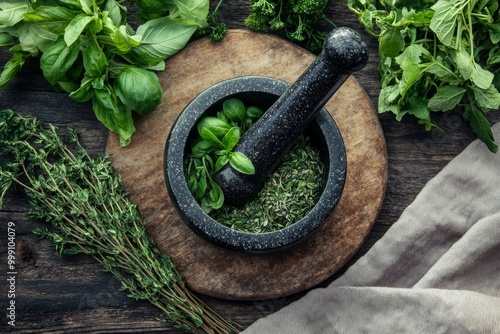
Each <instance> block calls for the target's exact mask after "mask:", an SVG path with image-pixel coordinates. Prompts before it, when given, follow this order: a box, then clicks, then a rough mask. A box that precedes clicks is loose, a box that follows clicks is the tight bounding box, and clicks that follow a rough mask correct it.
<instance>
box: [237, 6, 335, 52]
mask: <svg viewBox="0 0 500 334" xmlns="http://www.w3.org/2000/svg"><path fill="white" fill-rule="evenodd" d="M327 5H328V0H291V1H283V0H279V1H275V0H274V1H273V0H250V7H251V9H252V13H251V14H250V15H249V16H248V17H247V18H246V20H245V25H246V26H247V27H248V28H250V29H252V30H255V31H283V32H284V33H285V35H286V37H287V38H288V39H289V40H291V41H293V42H298V43H302V44H303V45H304V47H305V48H307V49H308V50H310V51H313V52H318V51H321V49H322V47H323V43H324V40H325V38H326V36H327V34H328V32H327V31H321V30H320V29H319V28H318V27H317V23H318V22H319V21H320V20H325V21H327V22H328V23H329V24H331V25H332V26H333V27H334V26H335V25H334V24H333V23H332V22H331V21H329V20H328V19H327V18H326V16H325V13H324V11H325V8H326V6H327Z"/></svg>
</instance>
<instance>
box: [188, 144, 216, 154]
mask: <svg viewBox="0 0 500 334" xmlns="http://www.w3.org/2000/svg"><path fill="white" fill-rule="evenodd" d="M214 148H215V147H214V145H213V144H212V143H210V142H208V141H206V140H200V141H199V142H198V143H196V144H195V145H194V146H193V147H192V148H191V155H192V156H194V157H195V158H201V157H203V156H204V155H207V154H209V153H210V152H212V151H213V150H214Z"/></svg>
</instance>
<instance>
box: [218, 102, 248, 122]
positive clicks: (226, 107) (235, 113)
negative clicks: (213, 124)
mask: <svg viewBox="0 0 500 334" xmlns="http://www.w3.org/2000/svg"><path fill="white" fill-rule="evenodd" d="M222 112H223V113H224V115H225V116H226V117H227V118H228V119H229V120H231V121H234V122H243V120H244V119H245V105H244V104H243V102H241V101H240V100H239V99H234V98H232V99H227V100H225V101H224V102H223V103H222Z"/></svg>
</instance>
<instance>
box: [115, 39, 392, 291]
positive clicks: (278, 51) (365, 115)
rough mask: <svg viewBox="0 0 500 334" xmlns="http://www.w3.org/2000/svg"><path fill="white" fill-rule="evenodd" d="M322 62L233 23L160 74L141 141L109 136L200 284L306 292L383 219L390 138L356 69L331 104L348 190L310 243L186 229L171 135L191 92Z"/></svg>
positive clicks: (284, 75) (120, 165)
mask: <svg viewBox="0 0 500 334" xmlns="http://www.w3.org/2000/svg"><path fill="white" fill-rule="evenodd" d="M257 59H258V61H257ZM314 59H315V55H313V54H311V53H309V52H307V51H305V50H304V49H302V48H299V47H297V46H295V45H293V44H291V43H289V42H287V41H285V40H283V39H279V38H277V37H274V36H271V35H267V34H259V33H254V32H250V31H247V30H232V31H230V32H229V33H228V34H227V36H226V37H225V38H224V40H223V41H222V42H221V43H219V44H212V43H210V42H209V41H208V40H199V41H197V42H194V43H192V44H191V45H189V46H188V47H187V48H185V49H184V50H182V51H181V52H180V53H178V54H177V55H175V56H174V57H172V58H170V59H169V60H168V62H167V64H166V70H165V71H164V72H162V73H161V74H160V75H159V78H160V82H161V84H162V86H163V87H164V98H163V101H162V103H161V105H160V107H159V108H158V109H157V110H156V111H155V112H154V113H152V114H150V115H148V116H146V117H143V118H142V119H141V120H140V121H139V122H138V123H137V124H136V133H135V134H134V140H133V142H132V144H130V145H129V146H127V147H126V148H121V147H120V146H119V140H118V137H117V136H116V135H114V134H112V135H110V137H109V140H108V142H107V147H106V152H107V153H109V154H112V156H113V158H112V159H113V166H114V167H115V168H116V170H117V171H118V172H119V173H120V174H121V175H122V179H123V182H124V184H125V187H126V190H127V192H128V193H129V196H130V199H131V200H132V201H133V202H135V203H137V204H138V205H139V209H140V211H141V214H142V216H143V217H144V219H145V220H146V221H147V224H148V232H149V234H150V235H151V236H152V237H153V238H154V239H155V241H156V243H157V244H158V246H159V248H160V250H161V251H163V252H165V253H166V254H168V255H169V256H170V257H172V259H173V261H174V263H176V265H177V266H178V268H179V270H180V272H181V273H182V275H183V276H184V278H185V280H186V283H187V285H188V286H189V287H190V288H191V289H193V290H195V291H197V292H200V293H203V294H206V295H210V296H214V297H218V298H225V299H243V300H256V299H269V298H280V297H283V296H287V295H290V294H293V293H297V292H301V291H303V290H305V289H308V288H310V287H312V286H314V285H316V284H318V283H320V282H322V281H323V280H325V279H326V278H328V277H329V276H331V275H332V274H333V273H335V272H336V271H337V270H338V269H339V268H341V267H342V266H343V265H344V264H345V263H346V262H347V261H348V260H349V259H350V258H351V257H352V255H353V254H354V253H355V252H356V251H357V250H358V248H359V247H360V245H361V243H362V242H363V240H364V239H365V237H366V236H367V235H368V233H369V231H370V229H371V227H372V225H373V223H374V222H375V219H376V217H377V215H378V212H379V210H380V207H381V205H382V201H383V197H384V192H385V188H386V182H387V155H386V147H385V140H384V137H383V133H382V129H381V127H380V123H379V121H378V118H377V115H376V113H375V110H374V108H373V106H372V104H371V102H370V100H369V98H368V97H367V95H366V94H365V92H364V91H363V89H362V88H361V86H360V85H359V84H358V82H357V81H356V79H355V78H354V77H353V76H351V77H350V78H349V79H348V80H347V81H346V82H345V83H344V84H343V85H342V87H341V88H340V89H339V90H338V91H337V92H336V94H335V95H334V96H333V97H332V98H331V99H330V101H329V102H328V103H327V105H326V108H327V110H329V112H330V113H331V115H332V116H333V118H334V120H335V121H336V123H337V125H338V127H339V129H340V132H341V134H342V136H343V139H344V142H345V145H346V152H347V164H348V166H347V179H346V185H345V188H344V192H343V195H342V197H341V200H340V202H339V204H338V206H337V208H336V210H335V212H334V214H333V215H332V216H330V218H329V219H328V220H327V222H326V223H325V225H323V226H322V228H321V229H320V230H319V231H318V232H317V233H316V234H315V235H314V236H313V237H312V238H310V239H309V240H308V241H306V242H305V243H303V244H301V245H299V246H298V247H295V248H293V249H292V250H288V251H284V252H280V253H277V254H272V255H259V256H256V255H247V254H241V253H235V252H229V251H225V250H222V249H219V248H216V247H214V246H213V245H211V244H209V243H208V242H206V241H204V240H203V239H201V238H200V237H198V236H197V235H195V234H194V233H193V232H192V231H191V230H190V229H188V228H187V227H186V226H185V224H184V223H183V222H182V220H181V219H180V217H179V215H178V214H177V212H176V211H175V208H174V206H173V204H172V202H171V200H170V198H169V196H168V194H167V190H166V186H165V181H164V175H163V152H164V147H165V142H166V139H167V136H168V133H169V131H170V128H171V126H172V124H173V122H174V121H175V120H176V118H177V116H178V115H179V114H180V113H181V112H182V109H183V108H184V107H185V106H186V105H187V104H188V103H189V102H190V100H191V99H193V98H194V97H195V96H196V95H197V94H199V93H200V92H201V91H203V90H205V89H206V88H208V87H210V86H211V85H213V84H215V83H217V82H220V81H223V80H226V79H229V78H234V77H237V76H243V75H265V76H270V77H275V78H278V79H281V80H284V81H287V82H290V83H292V82H294V81H295V80H296V79H297V78H298V77H299V76H300V75H301V74H302V72H303V71H304V70H305V69H306V68H307V67H308V65H309V64H310V63H311V62H312V61H313V60H314ZM206 64H210V66H207V65H206ZM171 82H175V83H176V84H175V85H170V83H171ZM179 172H180V173H182V172H183V171H179Z"/></svg>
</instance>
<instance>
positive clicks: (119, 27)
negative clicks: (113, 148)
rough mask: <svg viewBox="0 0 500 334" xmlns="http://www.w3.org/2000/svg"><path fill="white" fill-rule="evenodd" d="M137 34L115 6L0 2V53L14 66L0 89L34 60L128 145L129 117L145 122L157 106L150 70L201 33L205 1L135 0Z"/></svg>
mask: <svg viewBox="0 0 500 334" xmlns="http://www.w3.org/2000/svg"><path fill="white" fill-rule="evenodd" d="M136 3H137V5H138V6H139V8H140V10H141V11H140V13H139V15H138V17H139V18H141V19H142V21H141V24H140V25H139V26H138V27H137V29H133V28H132V27H131V25H130V24H129V23H128V17H127V9H126V7H125V6H123V5H122V4H121V1H118V0H80V1H66V0H65V1H63V0H57V1H54V0H38V1H30V0H13V1H10V2H9V3H5V2H0V47H10V52H11V53H12V59H11V60H10V61H9V62H8V63H7V64H5V66H4V67H3V71H2V72H1V74H0V89H3V88H5V87H6V86H7V85H8V84H9V82H10V81H11V80H12V79H13V78H14V77H15V75H16V74H17V73H18V72H19V70H20V69H21V67H22V65H23V64H24V62H25V60H26V58H28V57H37V56H40V55H41V57H40V68H41V69H42V71H43V74H44V77H45V78H46V79H47V81H48V82H49V83H50V84H52V85H54V86H56V87H57V88H58V89H61V90H63V91H65V92H67V93H68V94H69V96H70V98H73V99H75V100H76V101H78V102H84V101H89V100H92V105H93V108H94V112H95V113H96V116H97V118H98V119H99V120H100V121H101V122H102V123H103V124H104V125H105V126H106V127H107V128H108V129H109V130H111V131H113V132H117V133H118V134H119V136H120V143H121V145H123V146H125V145H127V144H129V143H130V141H131V138H132V134H133V133H134V131H135V128H134V123H133V117H132V112H135V113H138V114H141V115H146V114H148V113H151V112H152V111H154V110H155V109H156V107H157V106H158V105H159V103H160V101H161V94H162V88H161V86H160V83H159V82H158V78H157V77H156V74H155V73H154V72H153V71H154V70H161V69H163V68H164V60H165V59H167V58H168V57H170V56H172V55H173V54H175V53H177V52H178V51H179V50H181V49H182V48H183V47H184V46H185V45H186V43H187V42H188V41H189V40H190V39H191V37H192V35H193V34H194V32H195V31H196V30H197V29H203V28H205V27H207V25H208V23H207V15H208V13H209V1H208V0H187V1H180V0H173V1H156V0H139V1H136Z"/></svg>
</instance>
